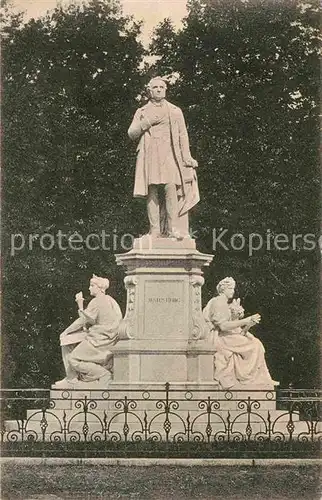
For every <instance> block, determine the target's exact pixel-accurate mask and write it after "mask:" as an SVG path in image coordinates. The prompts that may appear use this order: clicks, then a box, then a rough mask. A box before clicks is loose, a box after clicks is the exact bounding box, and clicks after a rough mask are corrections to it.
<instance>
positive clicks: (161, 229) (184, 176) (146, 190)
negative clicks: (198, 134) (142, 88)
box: [128, 77, 199, 239]
mask: <svg viewBox="0 0 322 500" xmlns="http://www.w3.org/2000/svg"><path fill="white" fill-rule="evenodd" d="M166 89H167V85H166V82H165V80H164V79H163V78H161V77H156V78H152V80H151V81H150V82H149V84H148V90H149V93H150V100H149V102H148V103H147V104H146V105H145V106H143V107H141V108H139V109H138V110H137V111H136V113H135V115H134V118H133V121H132V123H131V126H130V128H129V130H128V134H129V137H130V138H131V139H133V140H137V139H139V145H138V148H137V152H138V155H137V162H136V171H135V185H134V196H135V197H147V211H148V218H149V222H150V235H151V236H152V237H156V238H157V237H159V236H169V237H174V238H177V239H182V238H185V237H189V221H188V211H189V210H190V209H191V208H192V207H193V206H194V205H195V204H196V203H198V201H199V190H198V183H197V176H196V172H195V168H196V167H197V166H198V163H197V161H196V160H194V159H193V158H192V156H191V153H190V148H189V138H188V133H187V129H186V125H185V121H184V117H183V114H182V111H181V109H180V108H178V107H177V106H174V105H173V104H171V103H170V102H168V101H167V100H166V99H165V96H166Z"/></svg>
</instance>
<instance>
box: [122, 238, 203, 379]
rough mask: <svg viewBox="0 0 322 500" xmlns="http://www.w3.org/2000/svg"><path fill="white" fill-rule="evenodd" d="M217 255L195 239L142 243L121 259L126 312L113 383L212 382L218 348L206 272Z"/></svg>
mask: <svg viewBox="0 0 322 500" xmlns="http://www.w3.org/2000/svg"><path fill="white" fill-rule="evenodd" d="M212 259H213V256H212V255H208V254H203V253H201V252H199V251H197V250H196V246H195V242H194V240H192V239H185V240H182V241H176V240H172V239H170V238H158V239H152V238H150V237H148V236H146V237H143V238H141V239H137V240H135V242H134V246H133V249H132V250H130V251H129V252H128V253H126V254H118V255H116V261H117V263H118V264H119V265H122V266H124V267H125V270H126V277H125V280H124V282H125V287H126V289H127V307H126V314H125V317H124V319H123V321H122V323H121V325H120V329H119V336H120V340H119V342H118V343H117V345H116V346H115V347H114V349H113V355H114V377H113V379H114V380H113V381H114V383H118V382H120V383H130V384H131V383H140V382H143V383H147V382H151V383H156V382H164V381H168V382H175V383H180V382H182V383H184V382H195V383H203V382H207V383H211V382H213V346H212V345H211V344H210V343H209V341H208V340H207V330H208V327H207V324H206V322H205V320H204V318H203V315H202V309H201V287H202V285H203V283H204V278H203V277H202V274H203V272H202V268H203V266H207V265H209V264H210V262H211V261H212Z"/></svg>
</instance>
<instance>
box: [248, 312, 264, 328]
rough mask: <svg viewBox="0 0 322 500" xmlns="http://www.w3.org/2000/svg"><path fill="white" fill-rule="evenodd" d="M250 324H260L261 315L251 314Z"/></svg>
mask: <svg viewBox="0 0 322 500" xmlns="http://www.w3.org/2000/svg"><path fill="white" fill-rule="evenodd" d="M250 319H251V322H252V324H253V325H257V324H258V323H260V320H261V319H262V318H261V315H260V314H253V315H252V316H251V317H250Z"/></svg>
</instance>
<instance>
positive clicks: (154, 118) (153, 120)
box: [141, 110, 161, 127]
mask: <svg viewBox="0 0 322 500" xmlns="http://www.w3.org/2000/svg"><path fill="white" fill-rule="evenodd" d="M141 119H143V120H144V119H146V120H148V122H149V124H150V125H151V127H153V125H158V124H159V123H160V122H161V117H160V116H159V115H157V114H155V113H153V110H149V111H148V110H146V111H145V113H144V115H142V116H141Z"/></svg>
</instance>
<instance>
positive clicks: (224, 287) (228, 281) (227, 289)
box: [216, 277, 236, 299]
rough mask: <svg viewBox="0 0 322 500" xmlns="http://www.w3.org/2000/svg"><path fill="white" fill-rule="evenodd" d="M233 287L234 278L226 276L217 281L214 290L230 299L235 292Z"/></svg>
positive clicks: (234, 283) (234, 285) (234, 284)
mask: <svg viewBox="0 0 322 500" xmlns="http://www.w3.org/2000/svg"><path fill="white" fill-rule="evenodd" d="M235 287H236V281H235V280H234V278H230V277H227V278H224V279H223V280H221V281H219V283H218V285H217V287H216V290H217V292H218V293H219V295H222V294H224V295H226V297H227V298H228V299H232V298H233V296H234V293H235Z"/></svg>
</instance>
